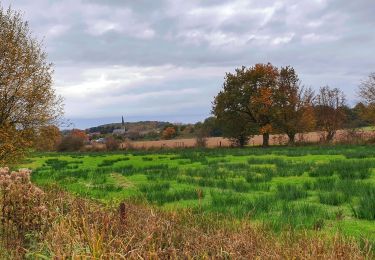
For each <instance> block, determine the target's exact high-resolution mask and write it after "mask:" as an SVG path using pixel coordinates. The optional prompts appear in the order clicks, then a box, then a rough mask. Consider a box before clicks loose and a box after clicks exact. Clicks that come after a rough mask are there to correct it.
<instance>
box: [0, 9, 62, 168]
mask: <svg viewBox="0 0 375 260" xmlns="http://www.w3.org/2000/svg"><path fill="white" fill-rule="evenodd" d="M52 73H53V70H52V65H51V64H50V63H48V62H47V55H46V53H45V51H44V50H43V48H42V45H41V43H40V42H38V41H37V40H36V39H35V38H33V37H32V36H31V33H30V29H29V26H28V23H27V22H24V21H23V17H22V15H21V14H20V13H18V12H16V11H13V10H11V8H9V9H7V10H4V9H2V8H1V7H0V163H1V164H4V163H7V164H9V163H12V162H14V161H16V160H17V159H18V158H20V157H22V155H24V154H25V152H26V151H27V150H28V149H29V148H30V147H31V146H32V145H33V140H34V137H35V135H36V133H37V132H38V131H39V129H40V128H42V127H44V126H47V125H52V124H56V123H57V121H58V120H59V118H60V116H61V115H62V112H63V110H62V102H61V98H59V97H58V96H57V95H56V93H55V90H54V89H53V88H52Z"/></svg>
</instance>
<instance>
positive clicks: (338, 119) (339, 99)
mask: <svg viewBox="0 0 375 260" xmlns="http://www.w3.org/2000/svg"><path fill="white" fill-rule="evenodd" d="M344 107H345V95H344V93H343V92H342V91H341V90H339V89H338V88H333V89H331V88H330V87H328V86H325V87H321V88H320V89H319V93H318V95H317V96H316V98H315V114H316V119H317V127H318V129H319V130H320V131H323V132H324V136H323V139H324V140H325V141H327V142H331V141H332V140H333V138H334V136H335V134H336V131H337V130H339V129H340V128H342V127H343V125H344V123H345V119H346V116H345V112H344Z"/></svg>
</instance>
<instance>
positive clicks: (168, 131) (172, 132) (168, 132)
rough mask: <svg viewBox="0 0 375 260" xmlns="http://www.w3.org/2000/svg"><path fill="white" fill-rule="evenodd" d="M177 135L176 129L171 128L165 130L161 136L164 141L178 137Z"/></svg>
mask: <svg viewBox="0 0 375 260" xmlns="http://www.w3.org/2000/svg"><path fill="white" fill-rule="evenodd" d="M176 134H177V132H176V129H175V128H174V127H172V126H169V127H167V128H165V129H164V131H163V132H162V135H161V136H162V138H163V139H172V138H173V137H175V136H176Z"/></svg>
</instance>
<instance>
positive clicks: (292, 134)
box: [287, 133, 296, 144]
mask: <svg viewBox="0 0 375 260" xmlns="http://www.w3.org/2000/svg"><path fill="white" fill-rule="evenodd" d="M287 135H288V138H289V141H288V143H289V144H294V143H295V139H296V134H294V133H289V134H287Z"/></svg>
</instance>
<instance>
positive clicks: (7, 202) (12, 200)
mask: <svg viewBox="0 0 375 260" xmlns="http://www.w3.org/2000/svg"><path fill="white" fill-rule="evenodd" d="M30 174H31V171H29V170H26V169H21V170H19V171H18V172H16V171H13V172H10V171H9V169H8V168H0V195H1V196H0V208H1V211H0V219H1V227H2V238H3V239H4V240H5V241H4V244H6V245H11V244H13V243H14V241H18V242H19V243H20V244H23V243H25V242H26V243H29V242H33V240H34V239H35V238H40V237H41V236H42V235H43V233H44V232H45V231H46V230H47V228H48V225H50V223H49V220H50V218H51V214H50V212H49V211H48V209H47V207H46V203H45V194H44V192H43V191H42V190H40V189H39V188H38V187H36V186H34V185H33V184H32V183H31V181H30ZM27 239H29V240H27ZM11 246H12V245H11Z"/></svg>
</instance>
